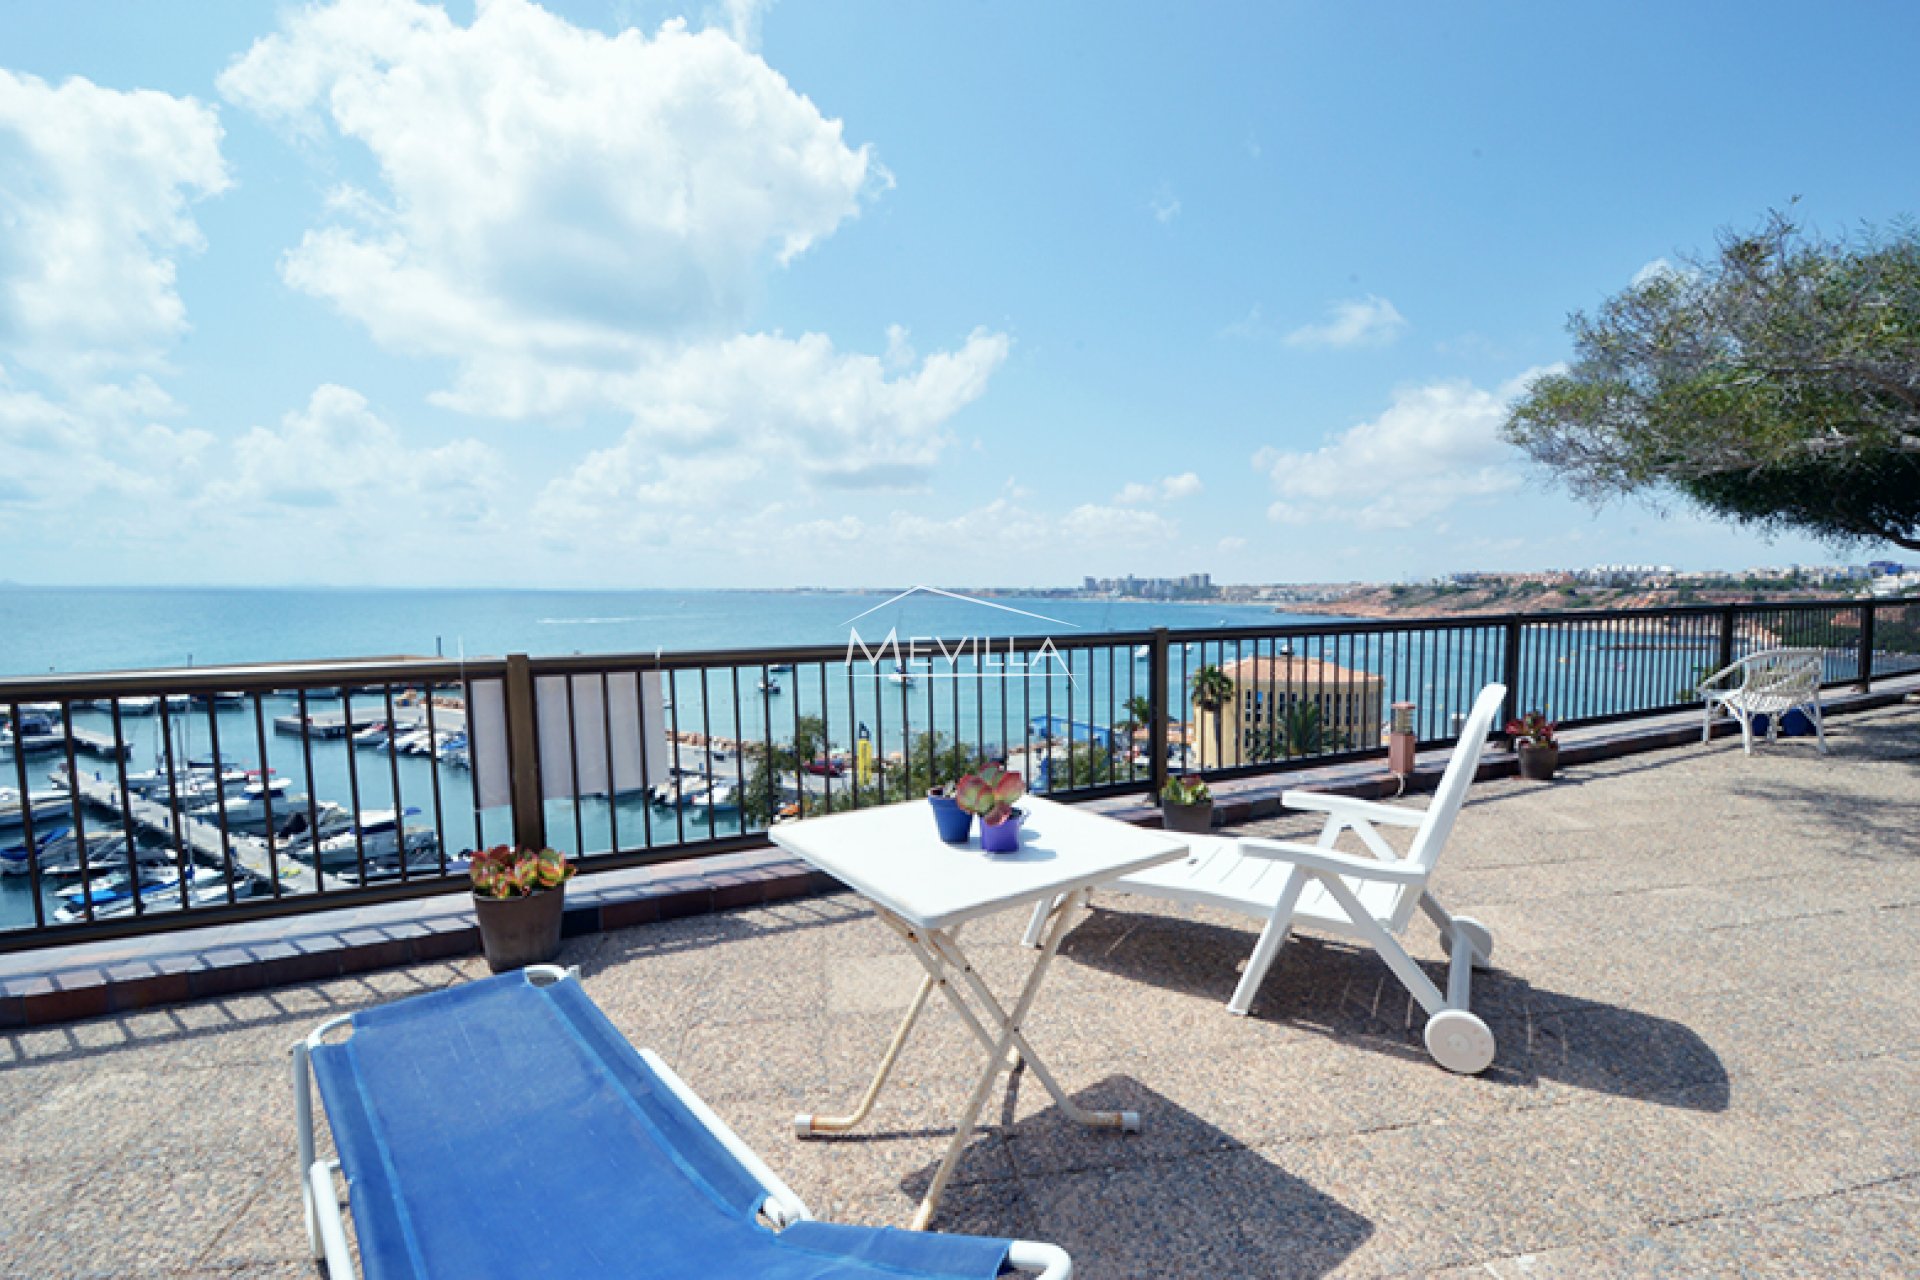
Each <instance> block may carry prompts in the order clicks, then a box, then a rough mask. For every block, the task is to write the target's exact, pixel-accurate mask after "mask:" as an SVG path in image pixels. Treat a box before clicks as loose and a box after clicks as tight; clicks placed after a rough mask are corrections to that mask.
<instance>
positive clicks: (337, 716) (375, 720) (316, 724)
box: [273, 710, 426, 739]
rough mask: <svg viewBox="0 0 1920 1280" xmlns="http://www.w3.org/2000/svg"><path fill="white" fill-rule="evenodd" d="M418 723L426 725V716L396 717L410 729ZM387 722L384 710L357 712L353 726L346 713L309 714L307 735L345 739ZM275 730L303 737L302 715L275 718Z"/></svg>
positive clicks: (294, 714)
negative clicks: (349, 722) (348, 721)
mask: <svg viewBox="0 0 1920 1280" xmlns="http://www.w3.org/2000/svg"><path fill="white" fill-rule="evenodd" d="M416 721H418V722H419V723H420V724H424V723H425V722H426V718H425V716H424V715H419V714H416V715H415V716H413V717H412V718H403V717H400V716H395V717H394V723H395V724H400V725H406V726H408V727H409V728H412V727H415V722H416ZM386 722H387V715H386V712H385V711H384V710H382V711H378V712H367V711H355V712H354V713H353V723H352V724H348V723H347V714H346V712H344V711H322V712H308V713H307V725H306V734H307V736H308V737H311V738H321V739H326V738H344V737H346V736H348V735H349V734H355V733H359V732H360V731H361V730H363V729H371V728H373V726H375V725H377V724H385V723H386ZM273 729H274V732H275V733H284V734H286V735H288V736H289V737H294V738H297V737H299V736H300V735H301V728H300V713H299V712H297V711H296V712H294V713H293V714H292V715H290V716H275V717H274V718H273Z"/></svg>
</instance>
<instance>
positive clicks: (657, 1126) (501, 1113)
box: [293, 966, 1073, 1280]
mask: <svg viewBox="0 0 1920 1280" xmlns="http://www.w3.org/2000/svg"><path fill="white" fill-rule="evenodd" d="M341 1027H350V1028H351V1035H350V1036H349V1037H348V1038H347V1039H345V1040H340V1041H337V1042H335V1043H328V1042H327V1036H328V1034H329V1033H330V1032H332V1031H334V1030H336V1029H338V1028H341ZM314 1082H317V1083H318V1084H319V1087H320V1096H321V1100H322V1103H323V1104H324V1106H325V1109H326V1115H327V1120H328V1123H329V1126H330V1127H331V1129H332V1131H333V1138H334V1144H335V1146H336V1147H337V1149H338V1151H339V1155H340V1158H339V1160H338V1161H327V1160H322V1159H319V1158H317V1157H316V1155H315V1151H314V1133H313V1103H312V1085H313V1083H314ZM293 1083H294V1106H295V1110H296V1113H297V1115H296V1118H297V1122H298V1128H299V1144H300V1172H301V1188H300V1189H301V1194H302V1197H303V1199H304V1200H305V1203H306V1212H307V1236H308V1240H309V1243H310V1244H311V1246H312V1248H313V1256H314V1257H315V1258H324V1259H325V1260H326V1265H327V1272H328V1274H329V1275H330V1276H332V1277H333V1278H334V1280H348V1278H349V1277H351V1276H353V1275H354V1267H353V1257H352V1254H351V1251H350V1250H349V1248H348V1243H347V1235H346V1224H345V1222H344V1220H343V1218H342V1216H341V1212H340V1201H339V1196H338V1193H337V1192H336V1191H335V1186H334V1174H335V1172H336V1171H337V1172H339V1173H341V1174H343V1175H344V1176H345V1179H346V1183H347V1192H348V1198H349V1201H350V1203H351V1206H352V1211H353V1221H354V1229H355V1234H356V1236H357V1239H358V1244H359V1247H360V1259H361V1262H362V1264H363V1265H364V1267H365V1275H366V1277H367V1280H398V1278H402V1277H404V1278H405V1280H424V1278H427V1277H432V1278H434V1280H495V1278H497V1280H535V1278H536V1277H551V1278H553V1280H641V1278H642V1277H645V1278H646V1280H692V1278H693V1277H702V1278H703V1280H735V1278H739V1280H747V1278H748V1277H751V1278H752V1280H916V1278H917V1280H988V1278H989V1277H992V1276H996V1275H998V1274H1001V1273H1002V1272H1003V1271H1005V1270H1007V1269H1016V1270H1025V1271H1034V1272H1038V1273H1039V1277H1040V1280H1069V1277H1070V1276H1071V1275H1072V1273H1073V1267H1072V1264H1071V1263H1070V1262H1069V1261H1068V1260H1067V1255H1066V1253H1065V1252H1064V1251H1063V1250H1061V1249H1059V1248H1057V1247H1056V1246H1054V1245H1047V1244H1034V1243H1031V1242H1027V1241H1016V1240H993V1239H987V1238H985V1237H981V1236H959V1235H940V1234H935V1233H931V1232H917V1231H897V1230H894V1229H892V1228H888V1227H850V1226H838V1225H835V1224H832V1223H825V1222H818V1221H815V1220H814V1219H813V1218H811V1217H810V1216H809V1215H808V1213H807V1208H806V1206H805V1205H804V1204H802V1203H801V1202H800V1199H799V1197H798V1196H796V1195H794V1194H793V1192H792V1191H791V1190H790V1189H788V1187H787V1185H786V1184H785V1183H783V1182H782V1181H780V1179H779V1178H778V1177H776V1176H775V1175H774V1173H773V1172H772V1171H771V1170H770V1169H768V1168H767V1167H766V1165H765V1164H763V1163H762V1162H761V1160H760V1158H759V1157H758V1156H757V1155H755V1154H754V1153H753V1151H752V1150H751V1149H749V1148H748V1147H747V1145H746V1144H745V1143H743V1142H742V1141H741V1140H740V1139H739V1137H738V1136H736V1135H735V1134H734V1132H733V1131H732V1130H731V1129H729V1128H728V1127H727V1126H726V1124H725V1123H724V1122H723V1121H722V1120H721V1119H720V1118H719V1117H718V1116H716V1115H715V1114H714V1113H713V1112H712V1110H710V1109H709V1108H708V1107H707V1105H706V1104H705V1103H704V1102H702V1101H701V1100H700V1099H699V1098H698V1097H697V1096H696V1095H695V1094H694V1093H693V1091H692V1090H691V1089H689V1088H688V1087H687V1086H686V1084H685V1083H683V1082H682V1081H681V1079H680V1078H679V1077H678V1076H676V1075H675V1074H674V1073H673V1072H672V1071H671V1070H670V1069H668V1067H667V1065H666V1064H665V1063H663V1062H661V1061H660V1059H658V1058H657V1057H655V1056H654V1055H653V1054H651V1053H648V1052H645V1051H643V1050H635V1049H634V1048H633V1046H632V1045H630V1044H628V1043H627V1041H626V1039H625V1037H623V1036H622V1035H621V1034H620V1033H619V1031H618V1030H616V1029H615V1028H614V1026H613V1024H612V1023H610V1022H608V1021H607V1019H606V1016H605V1015H604V1014H602V1013H601V1012H600V1010H599V1009H598V1008H597V1007H596V1006H595V1005H594V1003H593V1002H592V1001H591V1000H589V999H588V998H587V996H586V994H585V993H584V992H583V991H582V990H581V987H580V984H579V982H578V981H577V980H574V979H573V978H572V976H571V975H570V974H569V973H567V972H565V971H563V970H560V969H557V968H554V967H552V966H537V967H535V968H532V969H527V970H523V971H521V972H518V973H505V974H501V975H500V976H499V977H496V978H489V979H486V980H484V981H481V982H472V983H467V984H465V985H462V986H458V987H453V988H450V989H448V990H445V991H436V992H433V993H431V994H428V995H421V996H413V997H410V998H408V999H405V1000H399V1001H395V1002H394V1003H392V1004H386V1005H381V1006H379V1007H378V1008H374V1009H368V1010H363V1011H362V1012H360V1013H356V1014H352V1015H350V1016H347V1017H341V1018H333V1019H330V1020H329V1021H327V1022H325V1023H322V1024H321V1025H320V1026H319V1027H318V1028H317V1029H316V1030H315V1031H314V1032H313V1034H312V1035H310V1036H308V1037H307V1038H306V1039H305V1040H303V1041H301V1042H300V1043H299V1044H297V1045H295V1046H294V1049H293Z"/></svg>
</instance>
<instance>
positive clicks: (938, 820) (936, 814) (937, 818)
mask: <svg viewBox="0 0 1920 1280" xmlns="http://www.w3.org/2000/svg"><path fill="white" fill-rule="evenodd" d="M927 803H928V804H930V805H932V806H933V825H934V826H935V827H937V828H938V829H939V831H940V838H941V839H942V840H944V841H946V842H947V843H948V844H965V843H966V842H967V837H968V836H970V835H972V834H973V815H972V814H970V813H968V812H967V811H966V810H965V809H962V808H961V807H960V806H959V805H958V804H956V803H954V799H953V797H952V796H928V797H927Z"/></svg>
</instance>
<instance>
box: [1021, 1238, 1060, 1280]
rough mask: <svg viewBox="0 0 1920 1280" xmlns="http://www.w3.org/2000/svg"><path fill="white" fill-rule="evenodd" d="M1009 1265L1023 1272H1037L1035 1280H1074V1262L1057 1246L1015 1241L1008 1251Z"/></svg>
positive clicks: (1031, 1241)
mask: <svg viewBox="0 0 1920 1280" xmlns="http://www.w3.org/2000/svg"><path fill="white" fill-rule="evenodd" d="M1007 1265H1009V1266H1012V1267H1017V1268H1019V1269H1020V1270H1022V1271H1037V1272H1038V1273H1039V1274H1038V1275H1036V1276H1035V1277H1034V1280H1072V1276H1073V1261H1072V1259H1070V1258H1068V1257H1067V1251H1066V1250H1065V1249H1062V1248H1061V1247H1060V1246H1059V1245H1057V1244H1041V1243H1039V1242H1037V1241H1033V1240H1015V1241H1014V1242H1013V1247H1012V1248H1011V1249H1008V1250H1007Z"/></svg>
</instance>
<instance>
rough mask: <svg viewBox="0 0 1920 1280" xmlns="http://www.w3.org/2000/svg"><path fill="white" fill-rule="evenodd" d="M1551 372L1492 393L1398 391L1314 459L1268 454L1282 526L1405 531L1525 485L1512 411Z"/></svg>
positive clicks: (1446, 388) (1462, 385) (1469, 388)
mask: <svg viewBox="0 0 1920 1280" xmlns="http://www.w3.org/2000/svg"><path fill="white" fill-rule="evenodd" d="M1544 372H1547V370H1543V369H1530V370H1528V371H1527V372H1526V373H1523V374H1521V375H1520V376H1519V377H1517V378H1514V379H1512V380H1511V381H1509V382H1507V383H1505V384H1503V385H1501V386H1500V387H1498V388H1496V389H1495V390H1492V391H1487V390H1483V389H1481V388H1479V387H1476V386H1473V385H1472V384H1471V383H1468V382H1465V381H1450V382H1436V383H1430V384H1428V385H1426V386H1421V387H1412V388H1408V389H1406V390H1402V391H1400V392H1397V393H1396V394H1395V395H1394V397H1393V403H1392V404H1391V405H1390V406H1388V408H1387V411H1386V412H1385V413H1383V414H1381V415H1380V416H1379V417H1378V418H1375V419H1374V420H1373V421H1371V422H1363V423H1360V424H1359V425H1357V426H1354V427H1350V428H1348V429H1347V430H1346V431H1343V432H1341V433H1340V434H1339V435H1337V436H1335V437H1334V438H1333V439H1331V440H1329V441H1328V442H1327V443H1326V444H1324V445H1322V446H1321V447H1320V448H1318V449H1316V450H1313V451H1311V452H1305V453H1302V452H1287V451H1281V450H1276V449H1263V450H1261V451H1260V453H1259V454H1257V455H1255V463H1256V465H1258V466H1260V467H1261V468H1262V469H1263V470H1266V471H1267V472H1268V474H1269V477H1270V479H1271V480H1272V482H1273V488H1274V492H1275V494H1276V495H1277V500H1276V501H1275V502H1274V503H1273V504H1272V505H1271V506H1269V507H1268V508H1267V518H1268V519H1270V520H1273V521H1275V522H1276V523H1281V524H1290V525H1304V524H1312V523H1318V522H1326V523H1338V524H1344V525H1351V526H1354V527H1359V528H1375V529H1378V528H1388V529H1405V528H1410V527H1413V526H1415V525H1419V524H1422V523H1424V522H1427V521H1429V520H1431V519H1433V518H1434V517H1435V516H1437V515H1439V514H1440V513H1441V512H1443V511H1445V510H1446V509H1447V508H1449V507H1451V506H1453V505H1454V504H1455V503H1458V502H1461V501H1464V500H1469V499H1473V498H1485V497H1489V496H1492V495H1496V494H1502V493H1507V492H1510V491H1512V490H1514V489H1517V488H1519V487H1520V485H1521V483H1522V476H1521V473H1520V471H1519V469H1518V464H1519V461H1520V458H1519V455H1518V454H1517V453H1516V452H1515V450H1514V449H1513V448H1512V446H1510V445H1508V444H1506V443H1505V442H1504V441H1502V440H1501V439H1500V436H1499V429H1500V424H1501V423H1502V422H1503V421H1504V420H1505V418H1506V413H1507V407H1508V405H1509V404H1511V403H1512V401H1513V399H1514V398H1515V397H1516V396H1518V395H1519V394H1520V393H1521V392H1522V391H1524V390H1525V388H1526V386H1527V385H1528V384H1529V383H1530V382H1532V381H1533V379H1535V378H1537V377H1539V376H1540V375H1541V374H1542V373H1544Z"/></svg>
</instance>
